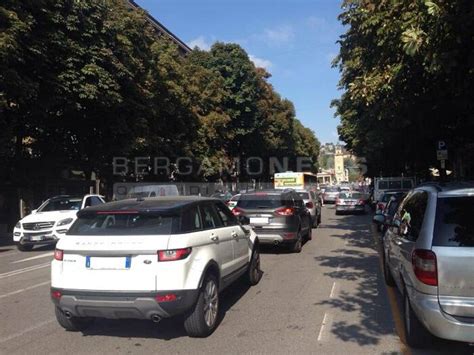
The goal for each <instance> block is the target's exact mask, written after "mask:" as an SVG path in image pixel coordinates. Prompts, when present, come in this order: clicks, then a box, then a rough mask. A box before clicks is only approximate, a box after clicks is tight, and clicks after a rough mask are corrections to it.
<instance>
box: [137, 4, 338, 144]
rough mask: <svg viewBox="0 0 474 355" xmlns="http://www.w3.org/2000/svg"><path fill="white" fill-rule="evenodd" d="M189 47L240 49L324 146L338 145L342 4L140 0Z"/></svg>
mask: <svg viewBox="0 0 474 355" xmlns="http://www.w3.org/2000/svg"><path fill="white" fill-rule="evenodd" d="M136 2H137V3H138V4H139V5H140V6H141V7H143V8H144V9H145V10H147V11H148V12H149V13H150V14H151V15H152V16H153V17H155V18H156V19H157V20H158V21H160V22H161V23H162V24H163V25H164V26H165V27H167V28H168V29H169V30H170V31H171V32H173V33H174V34H175V35H176V36H177V37H178V38H180V39H181V40H182V41H184V42H185V43H187V44H188V45H189V46H190V47H192V48H193V47H194V46H198V47H199V48H201V49H204V50H207V49H209V47H210V46H211V45H212V43H214V42H216V41H220V42H231V43H238V44H240V45H241V46H242V47H243V48H244V49H245V50H246V51H247V52H248V53H249V57H250V58H251V59H252V60H253V62H254V63H255V64H256V65H257V66H260V67H264V68H265V69H267V71H269V72H270V73H271V75H272V77H271V79H270V82H271V83H272V85H273V86H274V88H275V89H276V91H277V92H278V93H280V95H281V96H283V97H285V98H287V99H289V100H291V101H292V102H293V103H294V104H295V108H296V115H297V117H298V119H300V120H301V121H302V122H303V124H304V125H305V126H307V127H309V128H311V129H312V130H313V131H314V132H315V134H316V136H317V137H318V139H319V140H320V141H321V142H322V143H329V142H333V143H336V142H338V136H337V125H338V124H339V121H338V119H336V118H334V109H332V108H330V103H331V100H333V99H336V98H339V96H340V94H341V92H340V91H338V89H337V84H338V81H339V71H338V69H335V68H331V61H332V59H333V58H334V57H335V56H336V55H337V53H338V51H339V46H338V45H337V43H336V41H337V40H338V39H339V36H340V35H341V34H342V33H343V27H342V25H341V24H340V23H339V21H338V20H337V16H338V15H339V13H340V10H341V9H340V4H341V1H339V0H253V1H252V0H136Z"/></svg>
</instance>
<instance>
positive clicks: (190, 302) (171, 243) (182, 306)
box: [51, 197, 262, 337]
mask: <svg viewBox="0 0 474 355" xmlns="http://www.w3.org/2000/svg"><path fill="white" fill-rule="evenodd" d="M78 217H79V218H78V220H77V221H76V222H75V223H74V224H73V226H72V227H71V229H70V230H69V232H68V233H67V238H64V239H61V240H60V241H59V242H58V244H57V249H56V251H55V253H54V260H53V262H52V267H51V297H52V300H53V303H54V305H55V313H56V318H57V321H58V323H59V324H60V325H61V326H62V327H63V328H64V329H66V330H72V331H77V330H84V329H86V328H87V327H88V326H90V325H91V323H92V322H93V320H94V319H95V318H112V319H117V318H118V319H128V318H135V319H149V320H152V321H154V322H159V321H160V320H161V319H162V318H168V317H172V316H176V315H183V316H184V327H185V329H186V331H187V333H188V334H189V335H190V336H196V337H205V336H208V335H209V334H211V333H212V331H213V330H214V329H215V327H216V325H217V316H218V312H219V305H220V302H219V297H220V296H219V293H220V292H221V291H222V290H223V289H224V288H226V287H227V286H229V285H230V284H231V283H233V282H234V281H236V280H238V279H239V278H240V277H241V276H245V278H246V280H247V282H248V283H249V284H250V285H255V284H257V283H258V282H259V280H260V278H261V276H262V273H261V270H260V256H259V250H258V238H257V236H256V234H255V232H253V231H252V230H251V228H249V227H244V226H242V225H240V224H239V222H238V220H237V218H236V217H235V216H234V215H233V214H232V213H231V212H230V211H229V209H228V208H227V207H226V206H225V205H224V203H223V202H222V201H220V200H217V199H210V198H201V197H163V198H150V199H145V200H122V201H118V202H113V203H108V204H105V205H101V206H96V207H92V208H90V209H85V210H82V211H80V212H79V213H78Z"/></svg>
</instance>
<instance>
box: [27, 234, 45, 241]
mask: <svg viewBox="0 0 474 355" xmlns="http://www.w3.org/2000/svg"><path fill="white" fill-rule="evenodd" d="M43 239H44V237H43V236H42V235H35V236H33V237H30V240H31V241H32V242H39V241H41V240H43Z"/></svg>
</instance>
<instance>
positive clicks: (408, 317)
mask: <svg viewBox="0 0 474 355" xmlns="http://www.w3.org/2000/svg"><path fill="white" fill-rule="evenodd" d="M403 298H404V300H403V309H404V312H403V321H404V329H405V339H406V342H407V345H409V346H411V347H413V348H424V347H426V346H427V345H428V344H429V343H430V342H431V340H432V335H431V334H430V333H429V332H428V331H427V330H426V328H425V326H424V325H423V324H422V323H421V322H420V320H419V319H418V317H417V316H416V314H415V312H414V311H413V309H412V308H411V304H410V299H409V298H408V294H407V292H406V290H405V292H404V294H403Z"/></svg>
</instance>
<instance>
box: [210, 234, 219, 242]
mask: <svg viewBox="0 0 474 355" xmlns="http://www.w3.org/2000/svg"><path fill="white" fill-rule="evenodd" d="M210 238H211V240H212V241H213V242H218V241H219V237H218V236H217V235H215V234H211V237H210Z"/></svg>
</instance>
